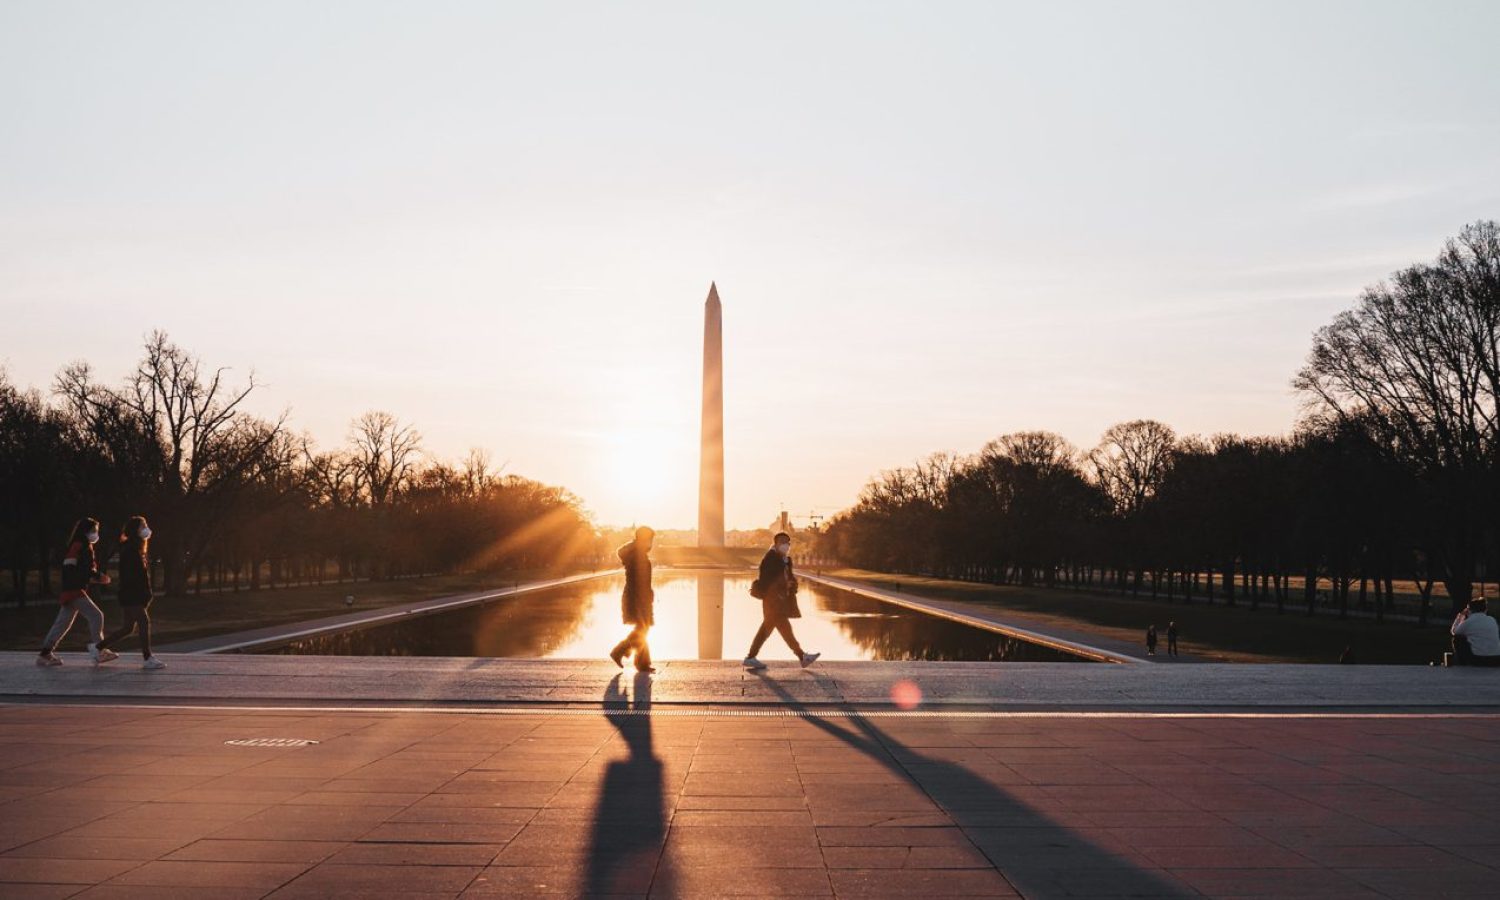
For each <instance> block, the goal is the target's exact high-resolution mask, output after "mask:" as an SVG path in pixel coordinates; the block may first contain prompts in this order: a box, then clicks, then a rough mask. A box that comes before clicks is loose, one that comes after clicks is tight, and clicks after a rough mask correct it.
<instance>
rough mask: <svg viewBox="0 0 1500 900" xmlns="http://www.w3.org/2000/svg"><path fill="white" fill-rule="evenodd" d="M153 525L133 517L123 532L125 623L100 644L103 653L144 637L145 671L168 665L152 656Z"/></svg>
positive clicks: (121, 596) (140, 517)
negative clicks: (138, 634) (133, 636)
mask: <svg viewBox="0 0 1500 900" xmlns="http://www.w3.org/2000/svg"><path fill="white" fill-rule="evenodd" d="M150 541H151V526H150V525H147V524H146V518H145V517H144V516H131V517H130V518H129V519H127V520H126V522H125V527H124V528H122V529H120V593H119V595H118V596H119V600H120V611H121V612H123V613H124V614H125V624H124V625H123V626H121V628H120V630H119V631H116V632H115V633H113V634H111V635H110V636H109V637H107V638H105V639H104V640H102V641H100V642H99V649H100V650H101V651H107V652H112V651H109V649H108V648H110V647H113V646H114V645H115V644H118V643H119V642H120V641H123V640H125V639H126V638H128V637H130V636H131V635H132V634H134V633H136V632H137V631H139V632H140V635H141V656H142V657H143V658H144V660H145V661H144V662H142V663H141V668H143V669H165V668H166V667H167V664H166V663H164V662H162V661H161V660H159V659H157V658H156V657H154V656H152V655H151V613H149V612H147V609H148V607H150V606H151V599H152V598H151V557H150V555H149V549H148V548H149V547H150Z"/></svg>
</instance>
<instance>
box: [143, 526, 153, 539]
mask: <svg viewBox="0 0 1500 900" xmlns="http://www.w3.org/2000/svg"><path fill="white" fill-rule="evenodd" d="M149 537H151V526H149V525H142V526H141V540H143V541H144V540H146V539H147V538H149Z"/></svg>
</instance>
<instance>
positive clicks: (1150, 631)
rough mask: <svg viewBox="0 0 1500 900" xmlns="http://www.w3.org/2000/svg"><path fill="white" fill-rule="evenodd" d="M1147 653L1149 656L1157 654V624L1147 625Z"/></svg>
mask: <svg viewBox="0 0 1500 900" xmlns="http://www.w3.org/2000/svg"><path fill="white" fill-rule="evenodd" d="M1146 655H1147V656H1155V655H1156V626H1155V625H1147V626H1146Z"/></svg>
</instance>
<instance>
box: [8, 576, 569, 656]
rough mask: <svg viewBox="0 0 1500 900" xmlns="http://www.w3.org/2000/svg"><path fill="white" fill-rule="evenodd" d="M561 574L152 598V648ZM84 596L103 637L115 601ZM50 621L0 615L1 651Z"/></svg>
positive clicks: (46, 605)
mask: <svg viewBox="0 0 1500 900" xmlns="http://www.w3.org/2000/svg"><path fill="white" fill-rule="evenodd" d="M560 574H564V573H558V572H543V571H529V572H527V571H522V572H502V573H498V574H497V573H490V574H485V575H479V574H463V575H431V576H428V577H425V578H403V579H398V580H395V581H358V582H344V583H343V584H318V585H307V586H299V587H291V588H278V589H275V590H259V591H239V592H237V593H236V592H233V591H226V592H220V593H205V594H201V595H197V596H193V595H189V596H186V597H157V598H156V599H155V600H154V601H152V603H151V642H152V643H153V644H159V645H165V644H170V643H172V642H174V641H186V640H192V639H194V638H200V637H208V636H210V635H215V634H228V633H230V632H234V631H244V630H247V629H250V628H263V627H266V626H269V625H282V624H286V623H289V622H300V621H303V620H305V619H317V618H322V617H324V616H336V615H340V614H342V613H347V612H359V611H360V610H366V609H379V608H380V607H384V606H395V605H398V604H402V603H414V602H416V601H419V600H426V599H430V598H433V597H443V596H447V595H450V594H466V593H472V592H474V591H482V590H489V589H494V588H501V587H509V586H510V585H513V584H519V583H524V582H527V581H540V580H543V579H546V578H555V577H558V576H559V575H560ZM91 593H92V596H93V598H94V602H96V603H98V604H99V608H100V609H102V610H103V611H104V630H105V633H108V632H110V631H112V630H114V629H115V628H118V627H119V626H120V606H119V604H118V603H116V602H115V599H114V594H113V593H104V592H100V591H97V590H96V591H94V592H91ZM349 595H353V597H354V604H353V605H352V606H345V605H344V598H345V597H346V596H349ZM56 615H57V601H56V600H51V599H47V598H39V599H32V600H30V601H29V602H28V603H27V604H26V607H25V608H24V609H17V608H16V607H14V606H7V607H5V608H4V609H0V650H36V649H37V648H38V647H39V646H40V645H41V641H42V638H43V637H44V636H46V634H47V629H48V628H49V627H51V625H52V619H53V617H54V616H56ZM81 618H82V617H80V619H81ZM84 641H85V639H84V626H83V622H82V621H79V622H77V623H75V624H74V625H73V629H72V630H71V631H70V632H69V633H68V636H67V637H65V638H63V642H62V646H61V648H60V649H63V650H80V649H82V648H83V646H84ZM138 646H139V645H138V644H137V643H136V642H135V640H134V639H127V640H126V641H124V643H123V644H122V645H121V646H120V648H119V650H120V653H121V654H126V653H133V652H136V651H137V647H138Z"/></svg>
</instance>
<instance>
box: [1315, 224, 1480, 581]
mask: <svg viewBox="0 0 1500 900" xmlns="http://www.w3.org/2000/svg"><path fill="white" fill-rule="evenodd" d="M1293 384H1294V385H1295V386H1296V387H1297V388H1298V389H1299V390H1301V391H1303V392H1305V393H1306V394H1307V395H1308V396H1309V397H1310V398H1311V404H1310V409H1309V412H1310V414H1311V417H1312V418H1314V419H1317V418H1327V419H1332V420H1336V421H1337V422H1340V423H1343V424H1344V425H1346V426H1349V427H1354V428H1358V429H1361V430H1363V431H1364V432H1365V433H1366V434H1368V436H1369V438H1370V440H1371V442H1372V444H1373V445H1374V446H1375V447H1377V448H1380V449H1381V450H1382V451H1383V452H1385V453H1387V454H1388V455H1389V456H1391V457H1392V458H1393V459H1395V460H1397V461H1399V462H1400V463H1402V464H1403V465H1405V466H1408V467H1409V468H1410V469H1411V470H1412V471H1413V472H1415V473H1416V474H1417V475H1418V476H1419V477H1420V478H1421V479H1422V480H1423V482H1424V483H1425V484H1426V485H1427V486H1428V487H1429V488H1430V491H1431V492H1430V494H1429V496H1430V498H1431V500H1432V502H1433V506H1432V509H1431V511H1430V515H1431V516H1432V517H1433V518H1434V519H1435V520H1436V521H1437V522H1438V523H1439V525H1440V528H1439V533H1438V544H1439V546H1437V547H1434V548H1433V549H1434V550H1435V551H1436V556H1437V561H1438V562H1439V564H1440V566H1441V567H1442V571H1443V573H1444V575H1443V580H1444V584H1445V586H1446V587H1447V589H1448V593H1449V596H1450V597H1451V598H1452V599H1453V603H1454V606H1455V607H1457V606H1458V605H1460V604H1462V603H1463V602H1465V601H1467V600H1468V599H1469V596H1470V594H1471V592H1472V587H1473V580H1474V572H1475V560H1476V557H1477V555H1478V554H1479V552H1480V546H1479V545H1480V542H1481V540H1482V534H1483V531H1484V523H1485V510H1486V509H1487V508H1489V507H1492V506H1493V504H1494V502H1495V500H1496V479H1495V463H1496V454H1497V451H1500V421H1497V403H1500V225H1497V224H1496V223H1495V222H1476V223H1474V224H1473V225H1469V226H1467V227H1466V228H1464V229H1463V231H1462V232H1461V233H1460V235H1459V236H1458V238H1457V239H1455V240H1451V241H1449V242H1448V243H1447V245H1446V247H1445V248H1444V250H1443V252H1442V254H1441V255H1440V256H1439V257H1438V259H1437V261H1436V262H1435V263H1434V264H1431V265H1425V264H1419V265H1414V266H1411V267H1409V268H1406V269H1402V270H1401V271H1399V272H1397V273H1395V274H1394V275H1392V276H1391V279H1390V280H1389V281H1387V282H1382V283H1380V284H1377V285H1375V286H1373V287H1370V288H1367V289H1366V290H1365V292H1364V293H1363V294H1362V295H1361V296H1360V299H1359V304H1358V305H1357V306H1356V307H1355V308H1354V309H1352V310H1348V311H1346V312H1342V313H1340V314H1339V315H1338V316H1336V317H1335V318H1334V320H1333V322H1332V323H1331V324H1329V325H1327V326H1325V327H1324V328H1322V329H1320V330H1319V331H1318V333H1317V335H1316V336H1315V337H1314V339H1313V348H1312V352H1311V353H1310V354H1309V356H1308V361H1307V364H1306V365H1305V366H1304V367H1303V368H1302V370H1301V372H1299V373H1298V375H1297V377H1296V379H1295V380H1294V382H1293Z"/></svg>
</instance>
